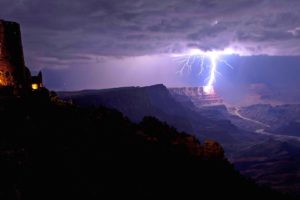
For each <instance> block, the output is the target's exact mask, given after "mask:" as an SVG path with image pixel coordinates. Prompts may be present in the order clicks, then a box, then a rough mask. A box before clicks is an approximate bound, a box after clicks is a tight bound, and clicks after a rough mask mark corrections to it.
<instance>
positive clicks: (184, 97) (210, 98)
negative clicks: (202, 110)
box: [169, 87, 223, 107]
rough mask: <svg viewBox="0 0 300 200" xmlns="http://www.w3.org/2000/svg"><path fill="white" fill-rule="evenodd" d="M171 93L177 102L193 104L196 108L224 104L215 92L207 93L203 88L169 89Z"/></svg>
mask: <svg viewBox="0 0 300 200" xmlns="http://www.w3.org/2000/svg"><path fill="white" fill-rule="evenodd" d="M169 91H170V93H171V94H172V96H173V97H174V98H175V99H176V100H177V101H179V102H182V103H185V104H186V103H192V104H193V105H194V106H196V107H201V106H205V105H216V104H222V103H223V101H222V99H221V98H220V97H219V96H218V95H217V94H216V93H215V92H213V93H207V92H205V91H204V88H203V87H182V88H169Z"/></svg>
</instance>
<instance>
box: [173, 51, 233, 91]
mask: <svg viewBox="0 0 300 200" xmlns="http://www.w3.org/2000/svg"><path fill="white" fill-rule="evenodd" d="M229 54H233V51H232V50H231V49H225V50H223V51H205V52H204V51H201V50H199V49H192V50H190V52H189V53H185V54H179V55H173V57H175V58H178V60H179V62H180V69H179V70H178V71H177V73H178V74H183V73H184V72H185V71H188V72H190V71H191V70H192V66H193V65H194V64H195V62H196V60H200V64H199V65H198V66H199V72H198V75H201V74H202V73H203V71H204V69H205V68H208V70H209V74H208V77H207V78H206V79H205V82H206V84H205V85H204V87H203V90H204V92H205V93H206V94H214V83H215V82H216V77H217V74H219V75H221V74H220V73H219V72H218V64H219V63H223V64H224V65H226V66H228V67H230V68H231V69H233V67H232V66H231V65H230V64H229V63H228V62H227V61H226V60H224V59H222V58H220V57H221V55H229ZM207 60H209V63H207V62H206V61H207Z"/></svg>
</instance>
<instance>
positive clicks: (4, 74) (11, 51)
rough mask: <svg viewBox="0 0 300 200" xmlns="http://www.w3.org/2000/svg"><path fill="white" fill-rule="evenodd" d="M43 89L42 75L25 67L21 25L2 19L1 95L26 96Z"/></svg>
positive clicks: (0, 52) (0, 27) (0, 53)
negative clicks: (32, 73) (35, 73)
mask: <svg viewBox="0 0 300 200" xmlns="http://www.w3.org/2000/svg"><path fill="white" fill-rule="evenodd" d="M41 88H43V80H42V73H41V72H40V73H39V74H38V75H37V76H31V73H30V70H29V69H28V68H27V67H26V66H25V62H24V55H23V47H22V39H21V31H20V25H19V24H18V23H16V22H10V21H5V20H1V19H0V95H1V96H3V95H5V96H7V95H14V96H24V95H28V94H30V93H31V92H33V91H36V90H40V89H41Z"/></svg>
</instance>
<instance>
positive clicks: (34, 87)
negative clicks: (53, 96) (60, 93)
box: [31, 83, 39, 90]
mask: <svg viewBox="0 0 300 200" xmlns="http://www.w3.org/2000/svg"><path fill="white" fill-rule="evenodd" d="M31 88H32V89H33V90H37V89H39V85H38V84H36V83H33V84H31Z"/></svg>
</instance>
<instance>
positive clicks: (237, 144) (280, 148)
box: [59, 85, 300, 194]
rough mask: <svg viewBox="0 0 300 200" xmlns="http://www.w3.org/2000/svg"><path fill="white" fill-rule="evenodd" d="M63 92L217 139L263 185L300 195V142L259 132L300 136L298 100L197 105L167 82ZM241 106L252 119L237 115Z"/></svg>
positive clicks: (137, 117)
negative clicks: (174, 92) (281, 103)
mask: <svg viewBox="0 0 300 200" xmlns="http://www.w3.org/2000/svg"><path fill="white" fill-rule="evenodd" d="M59 95H60V96H61V97H62V98H64V99H66V100H72V102H73V103H75V104H78V105H82V106H87V107H88V106H101V105H102V106H103V105H104V106H108V107H110V108H116V109H118V110H120V111H121V112H122V113H124V115H126V116H128V117H129V118H130V119H133V120H134V121H136V122H138V121H140V120H142V118H143V117H144V116H148V115H151V116H155V117H157V118H158V119H160V120H162V121H166V122H167V123H168V124H171V125H172V126H174V127H176V128H177V129H178V130H181V131H186V132H189V133H192V134H193V135H195V136H196V137H197V138H198V139H200V140H204V139H205V138H210V139H214V140H217V141H218V142H220V143H221V144H222V146H223V147H224V149H225V152H226V155H227V156H228V158H229V159H230V160H231V161H232V162H233V163H234V164H235V165H236V168H237V169H238V170H240V171H241V173H242V174H244V175H246V176H249V177H252V178H254V179H255V180H256V181H258V182H259V183H261V184H265V185H270V186H272V187H274V188H276V189H279V190H281V191H285V192H292V193H297V194H299V193H298V190H299V189H298V188H299V187H298V186H299V184H300V179H299V178H298V174H299V171H300V167H299V166H300V165H299V164H298V163H299V158H298V157H299V156H296V155H298V154H297V153H298V152H299V150H300V144H298V143H297V142H296V141H293V140H290V139H288V140H286V139H283V140H281V139H280V138H274V137H272V136H269V135H262V134H259V133H257V132H256V131H257V130H259V129H266V130H270V131H274V133H280V134H281V133H282V132H281V131H283V130H284V131H286V132H285V133H286V134H289V135H297V134H298V131H296V130H298V129H297V128H298V123H297V119H298V116H299V112H298V111H299V107H298V106H297V105H284V106H276V107H272V106H270V105H253V106H249V107H244V108H229V109H228V108H226V107H225V106H224V105H219V106H210V107H195V106H194V105H193V103H192V102H191V101H190V100H189V99H188V97H182V98H180V99H179V100H180V101H177V100H178V98H179V97H178V96H176V98H174V97H173V96H172V95H171V94H170V93H169V92H168V89H167V88H165V87H164V86H163V85H156V86H149V87H130V88H117V89H106V90H90V91H79V92H61V93H59ZM237 111H238V113H240V114H242V116H244V117H248V118H250V119H253V121H249V120H245V119H243V118H241V117H240V116H238V115H236V112H237ZM256 120H257V122H258V123H255V121H256ZM264 124H266V125H268V124H272V125H274V126H273V127H266V126H265V125H264ZM272 133H273V132H272ZM291 167H292V168H293V169H291ZM277 179H278V181H277Z"/></svg>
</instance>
